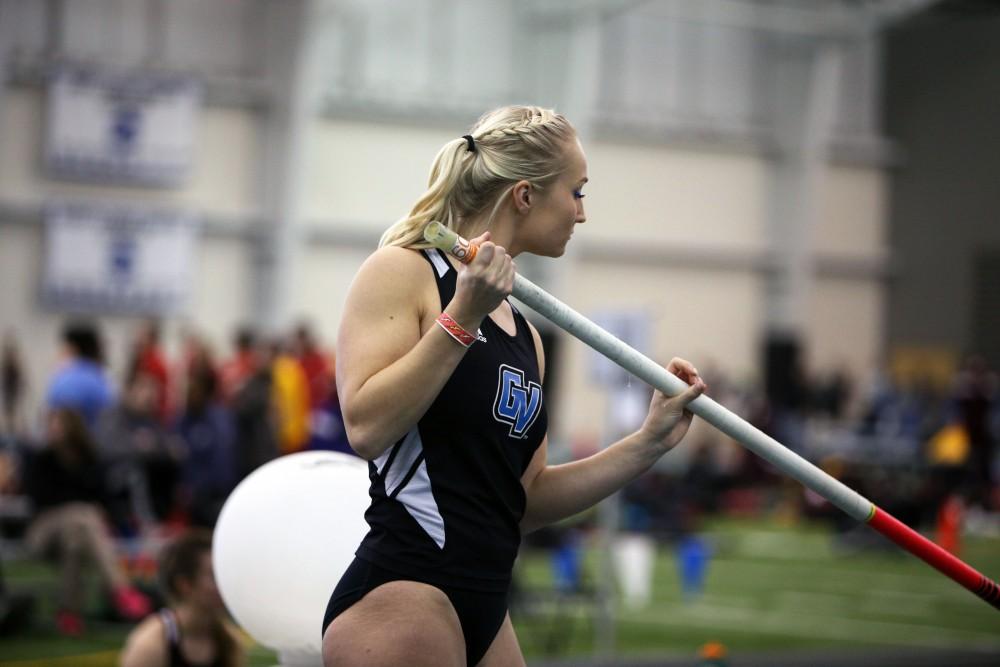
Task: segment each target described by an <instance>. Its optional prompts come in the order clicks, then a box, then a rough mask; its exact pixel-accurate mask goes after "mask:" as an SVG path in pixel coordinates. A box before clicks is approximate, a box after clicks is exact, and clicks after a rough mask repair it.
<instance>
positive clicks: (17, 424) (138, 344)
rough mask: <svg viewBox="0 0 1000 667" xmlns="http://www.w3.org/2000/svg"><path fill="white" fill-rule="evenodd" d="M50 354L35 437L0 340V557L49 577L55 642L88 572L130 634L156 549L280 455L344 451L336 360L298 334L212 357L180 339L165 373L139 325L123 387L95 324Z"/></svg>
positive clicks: (14, 346) (14, 361)
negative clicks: (45, 568)
mask: <svg viewBox="0 0 1000 667" xmlns="http://www.w3.org/2000/svg"><path fill="white" fill-rule="evenodd" d="M61 346H62V350H61V353H62V361H61V363H60V364H59V367H58V369H57V370H56V371H55V373H54V374H53V375H52V377H51V378H49V380H48V384H47V386H46V388H45V393H44V418H43V420H42V422H41V423H40V424H32V423H31V422H32V420H30V419H27V418H26V417H25V414H24V412H25V407H24V405H23V402H24V400H25V394H26V380H25V378H26V377H27V372H26V369H25V367H24V363H23V360H22V355H21V354H20V352H19V344H18V341H16V340H14V339H13V338H12V337H11V336H9V335H8V336H7V337H6V338H5V340H4V343H3V352H2V370H0V373H2V390H3V392H2V397H3V404H2V423H0V426H2V431H0V433H2V449H0V500H2V501H3V503H0V505H2V506H0V522H2V523H0V527H2V529H3V535H2V537H3V538H4V542H3V543H4V544H5V545H8V546H9V545H11V544H17V545H18V546H19V547H20V548H21V549H23V550H24V551H25V552H26V555H27V556H28V557H29V558H33V559H45V560H49V561H51V562H53V563H54V564H55V565H56V566H57V567H58V569H59V572H60V584H59V601H58V607H57V616H56V623H57V627H58V628H59V630H60V631H61V632H63V633H64V634H67V635H79V634H81V633H82V632H83V617H82V613H81V611H82V609H83V607H84V606H85V600H84V595H85V591H84V582H85V577H84V575H83V569H84V568H85V566H86V565H87V564H93V565H94V566H96V568H95V569H96V570H97V572H98V574H99V577H100V580H101V581H102V583H103V584H104V589H105V592H106V593H107V596H106V597H107V600H108V602H109V604H110V607H111V609H112V611H113V613H114V615H116V616H117V617H118V618H120V619H122V620H127V621H138V620H139V619H141V618H143V617H145V616H147V615H148V614H149V613H150V612H151V611H152V606H153V601H152V600H151V599H150V596H149V595H148V592H147V591H143V590H140V588H137V587H136V586H134V585H133V584H132V582H133V581H135V580H137V579H139V580H141V579H142V578H143V577H144V576H145V578H146V579H147V580H150V581H151V580H152V579H154V578H155V572H156V563H155V558H154V556H155V553H156V552H157V551H158V548H159V546H161V543H163V542H165V541H167V540H169V539H171V538H173V537H176V536H178V535H181V534H183V533H184V532H185V531H187V530H190V529H193V528H204V529H211V528H212V527H214V525H215V522H216V520H217V518H218V515H219V512H220V510H221V508H222V505H223V504H224V502H225V500H226V498H227V496H228V495H229V493H230V492H231V491H232V490H233V488H234V487H235V486H236V485H237V484H238V483H239V482H240V480H242V479H243V478H244V477H246V476H247V475H249V474H250V473H251V472H253V471H254V470H255V469H256V468H258V467H259V466H261V465H263V464H264V463H267V462H268V461H270V460H271V459H273V458H275V457H277V456H280V455H283V454H289V453H293V452H297V451H302V450H306V449H332V450H339V451H345V452H350V448H349V446H348V444H347V440H346V436H345V434H344V428H343V422H342V420H341V418H340V408H339V403H338V401H337V394H336V385H335V383H334V377H333V372H334V357H333V355H332V353H331V352H330V351H328V350H327V349H325V348H324V346H323V345H322V344H321V343H320V342H319V341H317V340H316V338H315V336H314V334H313V333H312V331H311V330H310V328H309V327H308V326H306V325H300V326H298V327H296V328H295V329H294V331H292V332H290V333H289V334H288V335H287V336H283V337H278V338H269V339H264V338H262V337H261V336H259V335H258V334H257V333H256V332H255V331H254V330H252V329H250V328H241V329H240V330H238V331H237V332H236V333H235V335H234V336H233V343H232V350H231V352H230V353H229V354H228V355H226V356H225V357H222V358H219V357H217V356H216V355H215V353H214V352H213V350H212V349H211V347H210V346H209V345H208V344H207V343H206V342H205V340H204V339H203V338H201V337H200V336H198V335H197V334H195V333H193V332H189V333H186V334H185V335H184V337H183V344H182V346H181V353H180V355H179V358H176V359H171V358H168V356H167V355H166V353H165V351H164V348H163V346H162V343H161V335H160V327H159V324H158V323H157V322H155V321H148V322H143V323H142V324H141V326H139V327H138V328H137V330H136V332H135V334H134V337H133V340H132V341H131V342H130V349H129V351H128V355H127V364H126V366H125V372H124V374H123V376H122V377H120V378H118V377H113V376H112V374H111V372H110V371H109V370H108V368H107V365H106V363H105V359H106V355H105V352H106V351H105V349H104V344H103V338H102V335H101V331H100V329H99V327H98V325H97V324H96V323H94V322H91V321H84V320H75V321H69V322H67V323H66V324H65V325H64V328H63V330H62V335H61ZM8 551H9V549H8ZM0 576H2V575H0ZM3 590H4V589H3V583H2V580H0V595H2V593H3ZM0 623H2V619H0Z"/></svg>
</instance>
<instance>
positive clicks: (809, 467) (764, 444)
mask: <svg viewBox="0 0 1000 667" xmlns="http://www.w3.org/2000/svg"><path fill="white" fill-rule="evenodd" d="M424 238H425V239H426V240H427V242H428V243H430V244H431V245H433V246H434V247H436V248H440V249H442V250H444V251H446V252H448V253H449V254H451V255H452V256H453V257H455V258H456V259H458V260H459V261H461V262H464V263H468V262H470V261H472V258H473V257H475V256H476V251H477V249H478V248H477V247H476V246H474V245H471V244H470V243H469V242H468V241H467V240H465V239H463V238H462V237H460V236H458V235H457V234H456V233H455V232H453V231H452V230H450V229H448V228H447V227H445V226H444V225H442V224H440V223H438V222H432V223H430V224H429V225H427V227H426V228H425V229H424ZM512 294H513V296H514V297H515V298H517V299H518V300H519V301H522V302H523V303H525V304H526V305H528V306H530V307H531V308H533V309H534V310H535V311H536V312H538V313H540V314H541V315H543V316H545V317H546V318H547V319H549V320H551V321H552V322H553V323H554V324H556V325H557V326H559V327H560V328H561V329H564V330H565V331H566V332H568V333H569V334H570V335H572V336H574V337H575V338H578V339H580V340H581V341H583V342H584V343H586V344H587V345H589V346H590V347H592V348H594V349H595V350H597V351H598V352H600V353H601V354H603V355H604V356H606V357H607V358H608V359H610V360H611V361H613V362H615V363H616V364H618V365H619V366H621V367H622V368H624V369H625V370H627V371H628V372H629V373H632V374H633V375H635V376H636V377H637V378H639V379H641V380H643V381H644V382H646V383H647V384H649V385H650V386H652V387H655V388H656V389H659V390H660V391H662V392H663V393H665V394H667V395H668V396H676V395H677V394H679V393H681V392H682V391H684V389H686V388H687V384H686V383H685V382H684V381H683V380H681V379H680V378H678V377H677V376H676V375H674V374H673V373H670V372H668V371H667V370H666V369H665V368H663V367H662V366H661V365H659V364H657V363H656V362H655V361H653V360H652V359H650V358H649V357H647V356H645V355H643V354H642V353H640V352H638V351H637V350H635V349H633V348H631V347H629V346H628V345H626V344H625V343H623V342H622V341H620V340H618V339H617V338H615V337H614V336H613V335H611V334H610V333H608V332H607V331H605V330H604V329H602V328H601V327H599V326H597V325H596V324H594V323H593V322H591V321H590V320H589V319H587V318H586V317H584V316H583V315H581V314H580V313H578V312H576V311H575V310H573V309H572V308H570V307H569V306H567V305H566V304H564V303H563V302H561V301H559V300H558V299H556V298H555V297H553V296H552V295H551V294H549V293H548V292H546V291H545V290H543V289H542V288H540V287H538V286H537V285H535V284H534V283H532V282H531V281H530V280H528V279H527V278H525V277H524V276H521V275H515V276H514V289H513V292H512ZM688 409H689V410H690V411H691V412H692V413H694V414H696V415H698V416H699V417H701V418H702V419H704V420H705V421H707V422H708V423H709V424H712V425H713V426H715V427H716V428H717V429H719V430H720V431H722V432H723V433H725V434H726V435H728V436H729V437H731V438H733V439H734V440H736V441H738V442H739V443H741V444H742V445H743V446H744V447H746V448H747V449H749V450H750V451H752V452H753V453H755V454H757V455H758V456H760V457H761V458H763V459H765V460H767V461H768V462H770V463H771V464H772V465H774V466H775V467H776V468H778V469H779V470H781V471H782V472H783V473H785V474H786V475H788V476H790V477H793V478H794V479H796V480H798V481H799V482H801V483H802V484H804V485H805V486H806V487H808V488H810V489H812V490H813V491H815V492H816V493H818V494H820V495H821V496H823V497H824V498H826V499H827V500H829V501H830V502H831V503H833V504H834V505H836V506H837V507H838V508H840V509H841V510H842V511H843V512H844V513H845V514H847V515H848V516H849V517H851V518H852V519H854V520H856V521H863V522H865V523H867V524H868V525H870V526H871V527H872V528H874V529H875V530H877V531H878V532H880V533H882V534H883V535H885V536H886V537H887V538H889V539H890V540H892V541H893V542H895V543H896V544H898V545H899V546H901V547H902V548H904V549H906V550H907V551H909V552H910V553H912V554H913V555H914V556H917V557H918V558H920V559H922V560H924V561H925V562H927V563H928V564H929V565H931V566H932V567H934V568H936V569H937V570H939V571H940V572H941V573H942V574H944V575H946V576H948V577H950V578H951V579H953V580H954V581H956V582H958V583H959V584H961V585H962V586H964V587H965V588H967V589H969V590H970V591H972V592H973V593H975V594H976V595H978V596H979V597H980V598H982V599H983V600H985V601H986V602H988V603H989V604H991V605H993V606H994V607H995V608H997V609H1000V586H998V585H997V583H996V582H994V581H993V580H991V579H990V578H988V577H986V576H985V575H983V574H982V573H980V572H978V571H977V570H975V569H973V568H972V567H970V566H969V565H967V564H966V563H965V562H964V561H962V560H960V559H958V558H956V557H955V556H953V555H952V554H951V553H949V552H947V551H945V550H944V549H942V548H941V547H939V546H938V545H936V544H934V543H933V542H931V541H930V540H928V539H927V538H925V537H924V536H922V535H921V534H920V533H918V532H916V531H915V530H913V529H912V528H910V527H909V526H907V525H906V524H904V523H902V522H901V521H899V520H898V519H896V518H895V517H893V516H892V515H891V514H889V513H888V512H886V511H885V510H883V509H881V508H879V507H877V506H876V505H875V504H874V503H872V502H871V501H870V500H868V499H867V498H865V497H864V496H862V495H861V494H859V493H858V492H857V491H854V490H853V489H851V488H849V487H848V486H846V485H844V484H842V483H841V482H839V481H838V480H836V479H834V478H833V477H831V476H830V475H828V474H826V473H825V472H823V471H822V470H820V469H819V468H817V467H816V466H814V465H813V464H812V463H810V462H809V461H806V460H805V459H804V458H802V457H801V456H799V455H798V454H796V453H795V452H793V451H792V450H790V449H788V448H787V447H785V446H784V445H782V444H781V443H780V442H778V441H777V440H775V439H774V438H772V437H770V436H769V435H767V434H765V433H764V432H763V431H761V430H759V429H757V428H756V427H754V426H752V425H751V424H750V423H748V422H747V421H745V420H744V419H742V418H741V417H739V416H737V415H736V414H734V413H733V412H730V411H729V410H727V409H726V408H724V407H723V406H721V405H719V404H718V403H716V402H715V401H713V400H712V399H711V398H709V397H708V396H705V395H701V396H699V397H698V398H696V399H695V400H694V401H692V402H691V403H690V405H689V406H688Z"/></svg>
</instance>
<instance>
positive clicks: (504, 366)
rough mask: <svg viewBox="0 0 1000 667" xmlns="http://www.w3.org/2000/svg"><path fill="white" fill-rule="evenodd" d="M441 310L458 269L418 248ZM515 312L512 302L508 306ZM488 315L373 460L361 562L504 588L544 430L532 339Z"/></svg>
mask: <svg viewBox="0 0 1000 667" xmlns="http://www.w3.org/2000/svg"><path fill="white" fill-rule="evenodd" d="M424 256H425V257H426V258H427V259H428V262H429V266H428V270H433V273H434V278H435V281H436V282H437V287H438V293H439V296H440V300H441V308H443V307H444V306H445V305H446V304H447V303H448V302H449V301H451V298H452V296H453V295H454V293H455V284H456V272H455V269H454V268H453V267H452V266H451V265H450V264H449V263H448V261H447V260H446V259H445V257H444V256H443V255H442V254H441V253H440V252H439V251H436V250H428V251H424ZM511 307H512V308H513V306H511ZM514 324H515V325H516V333H515V335H513V336H511V335H510V334H509V333H507V332H506V331H504V329H503V328H501V327H500V326H499V325H497V324H496V323H495V322H494V321H493V320H492V319H491V318H489V317H487V318H485V319H484V320H483V323H482V325H481V326H480V329H479V332H478V333H479V334H480V335H479V340H477V341H476V342H475V343H473V345H472V346H471V347H470V348H469V349H468V351H467V352H466V353H465V356H464V357H463V359H462V361H461V362H460V363H459V365H458V367H457V368H456V369H455V371H454V373H453V374H452V376H451V378H450V379H449V380H448V382H447V383H446V384H445V386H444V387H443V388H442V390H441V392H440V393H439V394H438V396H437V398H436V399H435V400H434V402H433V403H432V404H431V406H430V408H429V409H428V410H427V412H426V413H425V414H424V416H423V417H422V418H421V419H420V421H419V422H418V424H417V426H416V427H414V428H413V429H412V430H411V431H410V432H409V433H408V434H407V435H406V436H405V437H404V438H403V439H402V440H400V441H399V442H398V443H396V444H395V445H394V446H393V447H391V448H390V449H389V450H387V451H386V452H385V453H384V454H383V455H382V456H380V457H379V458H378V459H376V460H374V461H372V462H370V463H369V476H370V478H371V481H372V484H371V489H370V494H371V497H372V502H371V506H370V507H369V509H368V511H367V512H366V513H365V518H366V520H367V521H368V524H369V526H370V530H369V532H368V535H367V536H366V537H365V538H364V540H363V541H362V543H361V547H360V548H359V549H358V552H357V553H358V556H360V557H361V558H364V559H367V560H370V561H372V562H374V563H376V564H378V565H380V566H381V567H384V568H387V569H390V570H395V571H397V572H402V573H404V574H408V575H413V576H414V577H415V578H419V579H421V580H425V581H428V582H430V583H440V584H442V585H450V586H459V587H465V588H470V589H474V590H506V588H507V586H508V585H509V583H510V574H511V568H512V567H513V563H514V558H515V557H516V555H517V549H518V546H519V545H520V539H521V537H520V528H519V522H520V520H521V517H522V516H523V514H524V507H525V495H524V488H523V487H522V485H521V477H522V475H523V474H524V471H525V469H526V468H527V467H528V464H529V463H530V461H531V458H532V456H533V455H534V453H535V451H536V450H537V449H538V446H539V445H540V444H541V442H542V439H543V438H544V436H545V431H546V428H547V417H546V413H545V405H544V401H543V398H542V388H541V384H542V383H541V377H540V374H539V369H538V356H537V351H536V350H535V344H534V337H533V336H532V334H531V330H530V328H529V326H528V323H527V321H526V320H525V319H524V317H523V316H522V315H521V314H520V313H518V312H517V311H516V310H514Z"/></svg>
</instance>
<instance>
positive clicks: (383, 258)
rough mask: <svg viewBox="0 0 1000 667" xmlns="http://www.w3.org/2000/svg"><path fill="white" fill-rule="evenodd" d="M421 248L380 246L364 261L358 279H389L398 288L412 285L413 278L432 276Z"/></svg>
mask: <svg viewBox="0 0 1000 667" xmlns="http://www.w3.org/2000/svg"><path fill="white" fill-rule="evenodd" d="M421 255H422V253H421V252H420V251H419V250H413V249H411V248H401V247H399V246H386V247H384V248H379V249H378V250H376V251H375V252H373V253H372V254H371V255H369V256H368V259H366V260H365V261H364V263H363V264H362V265H361V268H360V269H359V270H358V276H357V278H356V280H357V279H364V280H366V281H369V280H387V281H388V282H389V283H390V284H393V285H394V286H395V287H397V288H405V287H407V286H410V285H412V281H411V279H420V278H423V279H424V280H425V281H426V280H427V279H429V278H430V271H429V270H428V266H427V260H425V259H424V258H423V257H422V256H421Z"/></svg>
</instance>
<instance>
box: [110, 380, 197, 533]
mask: <svg viewBox="0 0 1000 667" xmlns="http://www.w3.org/2000/svg"><path fill="white" fill-rule="evenodd" d="M157 387H158V385H157V380H156V378H154V377H152V376H149V375H147V374H145V373H143V372H139V373H137V374H136V375H134V376H133V377H131V378H129V381H128V384H127V386H126V388H125V393H124V395H123V397H122V402H121V403H120V404H119V405H117V406H115V407H114V408H112V409H110V410H108V411H107V412H105V413H104V415H103V416H102V418H101V420H100V422H99V424H98V429H97V441H98V443H99V444H100V453H101V456H102V457H103V458H104V460H105V461H106V462H107V463H108V466H109V470H108V476H109V482H110V485H111V489H112V491H113V492H114V493H115V494H116V498H118V500H119V501H127V505H124V504H119V505H117V507H116V510H117V511H116V512H115V518H116V520H117V523H118V525H119V528H120V529H124V528H127V527H128V526H129V525H130V524H131V520H137V521H138V522H139V524H140V526H141V527H149V526H150V525H151V524H153V523H155V522H157V521H161V520H163V519H166V518H167V516H168V515H169V514H170V512H171V510H172V509H173V507H174V501H175V492H176V488H177V482H178V479H179V476H180V459H181V457H182V455H183V449H182V448H181V447H180V446H179V443H175V442H172V441H171V439H170V437H169V435H168V433H167V431H166V430H165V429H164V428H163V426H162V425H161V424H160V415H159V403H158V401H159V393H158V388H157Z"/></svg>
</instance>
